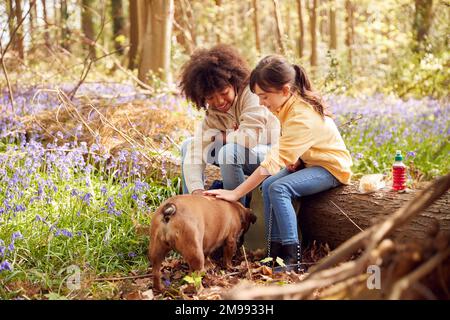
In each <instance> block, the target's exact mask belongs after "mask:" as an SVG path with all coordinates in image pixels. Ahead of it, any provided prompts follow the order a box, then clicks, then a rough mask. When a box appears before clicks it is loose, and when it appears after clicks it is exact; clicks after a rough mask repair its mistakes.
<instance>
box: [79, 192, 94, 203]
mask: <svg viewBox="0 0 450 320" xmlns="http://www.w3.org/2000/svg"><path fill="white" fill-rule="evenodd" d="M91 198H92V194H90V193H89V192H87V193H85V194H84V196H83V197H82V199H81V200H83V202H84V203H85V204H86V205H88V206H89V205H90V204H91Z"/></svg>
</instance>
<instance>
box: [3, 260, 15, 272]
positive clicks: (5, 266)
mask: <svg viewBox="0 0 450 320" xmlns="http://www.w3.org/2000/svg"><path fill="white" fill-rule="evenodd" d="M3 270H8V271H12V266H11V264H10V263H9V262H8V260H5V261H3V262H2V263H0V271H3Z"/></svg>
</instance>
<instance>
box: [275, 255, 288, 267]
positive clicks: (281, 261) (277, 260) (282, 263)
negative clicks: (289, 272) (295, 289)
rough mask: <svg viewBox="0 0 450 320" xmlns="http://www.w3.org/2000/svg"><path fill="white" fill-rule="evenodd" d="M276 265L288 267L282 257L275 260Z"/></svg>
mask: <svg viewBox="0 0 450 320" xmlns="http://www.w3.org/2000/svg"><path fill="white" fill-rule="evenodd" d="M275 261H276V263H277V264H278V265H280V266H282V267H286V264H285V263H284V260H283V259H281V258H280V257H277V259H276V260H275Z"/></svg>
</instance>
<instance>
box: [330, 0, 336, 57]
mask: <svg viewBox="0 0 450 320" xmlns="http://www.w3.org/2000/svg"><path fill="white" fill-rule="evenodd" d="M335 6H336V1H335V0H331V3H330V49H332V50H337V28H336V7H335Z"/></svg>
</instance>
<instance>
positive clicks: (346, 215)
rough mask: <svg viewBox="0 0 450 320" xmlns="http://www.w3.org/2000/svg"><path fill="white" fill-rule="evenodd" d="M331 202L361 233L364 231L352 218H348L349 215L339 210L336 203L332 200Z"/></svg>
mask: <svg viewBox="0 0 450 320" xmlns="http://www.w3.org/2000/svg"><path fill="white" fill-rule="evenodd" d="M330 202H331V203H332V204H333V205H334V206H335V207H336V208H338V209H339V211H340V212H341V213H342V214H343V215H344V216H345V217H347V219H348V220H350V222H351V223H353V224H354V225H355V226H356V227H357V228H358V229H359V230H360V231H364V230H363V229H361V227H360V226H358V225H357V224H356V222H355V221H353V220H352V218H350V217H349V216H348V214H346V213H345V212H344V211H343V210H342V209H341V208H339V207H338V206H337V204H336V203H334V202H333V201H331V200H330Z"/></svg>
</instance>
